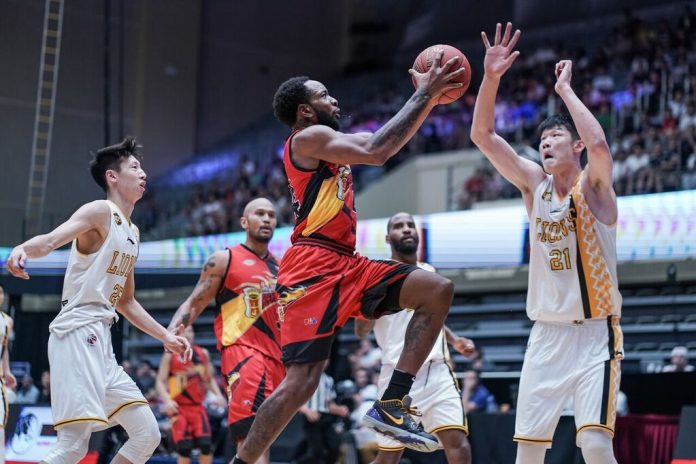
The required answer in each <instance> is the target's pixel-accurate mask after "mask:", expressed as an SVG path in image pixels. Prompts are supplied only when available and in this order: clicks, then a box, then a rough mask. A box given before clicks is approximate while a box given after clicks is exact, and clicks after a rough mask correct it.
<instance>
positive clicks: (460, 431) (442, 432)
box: [355, 213, 474, 464]
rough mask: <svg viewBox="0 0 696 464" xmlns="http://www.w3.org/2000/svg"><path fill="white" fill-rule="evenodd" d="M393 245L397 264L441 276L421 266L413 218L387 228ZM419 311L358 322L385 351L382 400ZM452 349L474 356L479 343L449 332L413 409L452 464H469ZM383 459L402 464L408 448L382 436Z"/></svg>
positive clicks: (414, 394) (414, 393) (426, 366)
mask: <svg viewBox="0 0 696 464" xmlns="http://www.w3.org/2000/svg"><path fill="white" fill-rule="evenodd" d="M387 243H388V244H389V246H390V247H391V251H392V255H391V258H392V259H393V260H395V261H400V262H402V263H408V264H413V265H417V266H418V267H420V268H421V269H425V270H426V271H430V272H435V268H433V267H432V266H431V265H429V264H427V263H422V262H418V256H417V252H418V243H419V238H418V231H417V229H416V223H415V221H414V220H413V217H412V216H411V215H410V214H408V213H397V214H395V215H394V216H392V217H391V218H390V219H389V222H388V223H387ZM412 316H413V310H405V311H401V312H398V313H395V314H391V315H388V316H382V317H381V318H379V319H377V320H367V319H356V320H355V334H356V335H357V336H358V337H364V336H366V335H367V334H368V333H370V330H374V331H375V338H376V339H377V344H378V345H379V347H380V349H381V350H382V369H381V371H380V374H379V385H377V387H378V388H379V394H380V395H381V394H382V393H384V391H385V390H386V389H387V385H388V384H389V379H391V376H392V373H393V372H394V368H395V367H396V363H397V362H398V361H399V357H400V356H401V352H402V351H403V349H404V336H405V334H406V328H407V327H408V323H409V322H410V321H411V317H412ZM447 343H449V344H450V345H452V347H453V348H454V349H455V350H457V351H458V352H460V353H462V354H466V355H470V354H472V353H473V352H474V343H473V342H472V341H471V340H469V339H468V338H463V337H458V336H457V335H455V334H454V332H452V331H451V330H450V329H449V328H447V326H444V328H443V330H442V331H441V332H440V335H438V338H437V340H436V341H435V345H434V346H433V349H432V350H431V351H430V354H429V355H428V357H427V359H426V360H425V362H424V363H423V366H422V367H421V368H420V370H419V371H418V373H417V374H416V378H415V381H414V382H413V387H412V388H411V392H410V393H409V396H410V397H411V399H412V402H411V406H412V407H414V408H416V409H417V410H418V411H420V412H421V413H422V417H421V421H422V424H423V427H424V429H425V431H426V432H428V433H430V434H433V435H435V436H436V437H437V438H438V440H439V441H440V443H441V444H442V447H443V448H444V450H445V455H446V456H447V462H449V463H457V464H469V463H470V462H471V449H470V447H469V441H468V439H467V438H466V436H467V434H468V433H469V430H468V426H467V422H466V414H465V413H464V406H463V405H462V400H461V394H460V392H459V384H458V382H457V379H456V377H455V376H454V374H453V372H452V370H451V369H450V367H449V364H448V361H449V349H448V348H447ZM377 445H378V447H379V453H378V454H377V458H376V459H375V461H374V464H397V463H399V462H400V460H401V455H402V454H403V452H404V445H403V444H401V442H399V441H396V440H394V439H392V438H390V437H387V436H386V435H382V434H377Z"/></svg>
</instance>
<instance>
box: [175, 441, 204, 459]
mask: <svg viewBox="0 0 696 464" xmlns="http://www.w3.org/2000/svg"><path fill="white" fill-rule="evenodd" d="M174 449H175V450H176V454H177V455H178V456H179V457H177V458H176V464H190V463H191V451H192V450H193V440H189V439H183V440H179V441H177V442H176V443H175V444H174ZM201 462H202V461H201Z"/></svg>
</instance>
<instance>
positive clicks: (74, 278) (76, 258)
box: [49, 200, 139, 336]
mask: <svg viewBox="0 0 696 464" xmlns="http://www.w3.org/2000/svg"><path fill="white" fill-rule="evenodd" d="M106 202H107V204H108V205H109V207H110V208H111V226H110V227H109V233H108V234H107V236H106V239H105V240H104V243H103V244H102V246H101V247H100V248H99V250H97V251H96V252H94V253H92V254H89V255H84V254H82V253H80V252H79V251H78V249H77V241H76V240H73V244H72V249H71V250H70V258H69V259H68V267H67V270H66V272H65V281H64V283H63V296H62V298H61V310H60V313H58V316H56V318H55V319H54V320H53V322H51V325H50V326H49V330H50V331H51V332H52V333H55V334H56V335H58V336H63V335H65V334H66V333H68V332H70V331H71V330H74V329H76V328H78V327H82V326H84V325H87V324H90V323H92V322H95V321H100V320H117V319H118V316H117V315H116V310H115V307H116V304H117V303H118V301H119V299H120V298H121V295H122V294H123V289H124V287H125V285H126V280H127V278H128V275H129V274H130V273H131V271H132V270H133V267H134V266H135V260H136V259H137V258H138V242H139V234H138V228H137V227H136V226H135V225H133V224H131V223H130V222H128V220H127V219H126V216H125V215H124V214H123V213H122V212H121V210H120V209H119V208H118V206H116V205H115V204H114V203H112V202H111V201H108V200H107V201H106Z"/></svg>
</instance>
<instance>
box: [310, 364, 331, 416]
mask: <svg viewBox="0 0 696 464" xmlns="http://www.w3.org/2000/svg"><path fill="white" fill-rule="evenodd" d="M335 399H336V392H335V391H334V380H333V379H332V378H331V376H330V375H328V374H327V373H326V372H322V373H321V378H320V379H319V386H317V389H316V390H315V391H314V394H312V397H311V398H310V399H309V401H308V402H307V407H308V408H309V409H312V410H314V411H318V412H323V413H328V412H329V403H331V402H332V401H334V400H335Z"/></svg>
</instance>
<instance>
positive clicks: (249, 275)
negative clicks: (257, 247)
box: [215, 245, 280, 359]
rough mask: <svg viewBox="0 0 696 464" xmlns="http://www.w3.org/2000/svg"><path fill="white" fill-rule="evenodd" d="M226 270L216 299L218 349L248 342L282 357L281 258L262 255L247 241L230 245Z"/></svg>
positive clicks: (273, 356)
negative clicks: (278, 279)
mask: <svg viewBox="0 0 696 464" xmlns="http://www.w3.org/2000/svg"><path fill="white" fill-rule="evenodd" d="M228 251H229V253H230V260H229V264H228V265H227V273H226V274H225V280H224V282H223V285H222V288H221V289H220V292H219V293H218V295H217V297H216V299H215V301H216V303H217V308H218V311H219V313H218V315H217V317H216V318H215V336H216V337H217V341H218V349H221V348H222V347H225V346H230V345H232V344H233V343H234V344H241V345H246V346H249V347H251V348H254V349H256V350H258V351H261V352H262V353H263V354H265V355H267V356H270V357H272V358H274V359H280V327H279V325H280V324H279V322H278V311H277V295H276V291H275V285H276V275H277V274H278V262H277V261H276V259H275V257H274V256H273V255H272V254H270V253H268V254H267V255H266V256H265V257H264V258H263V259H262V258H259V257H258V256H256V254H255V253H254V252H253V251H252V250H250V249H249V248H247V247H246V246H244V245H237V246H235V247H231V248H228Z"/></svg>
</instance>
